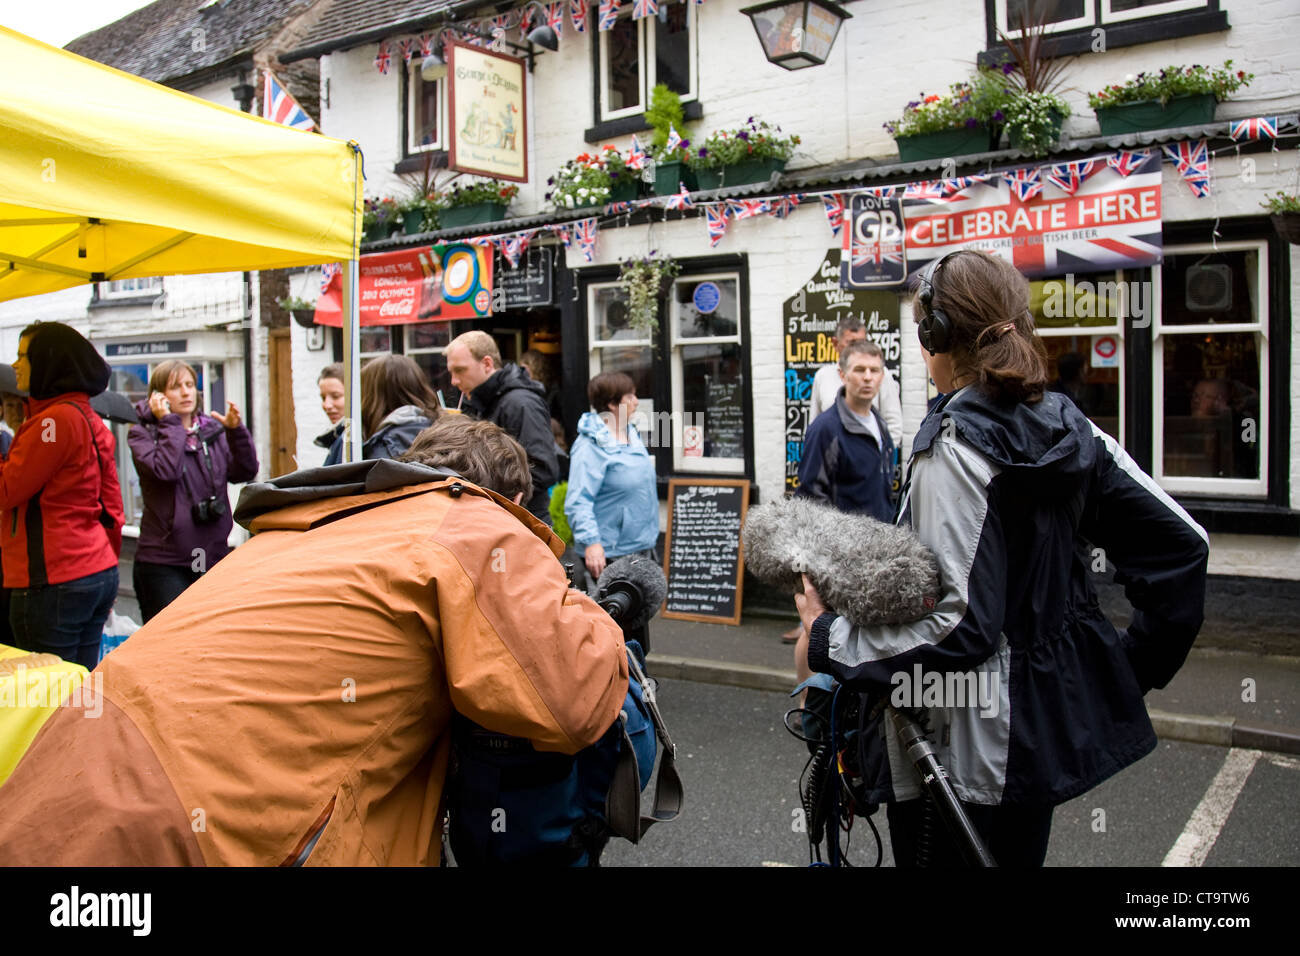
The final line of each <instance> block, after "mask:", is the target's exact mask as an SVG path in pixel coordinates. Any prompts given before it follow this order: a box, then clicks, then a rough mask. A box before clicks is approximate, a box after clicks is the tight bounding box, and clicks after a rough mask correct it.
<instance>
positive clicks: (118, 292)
mask: <svg viewBox="0 0 1300 956" xmlns="http://www.w3.org/2000/svg"><path fill="white" fill-rule="evenodd" d="M124 282H141V283H148V285H143V286H140V287H138V288H134V289H122V288H117V289H115V288H113V286H117V285H121V284H122V283H124ZM95 289H96V292H97V293H98V296H99V299H100V301H102V302H105V301H107V302H116V301H118V300H121V299H141V298H154V297H155V296H156V295H157V294H158V293H159V292H162V291H163V277H162V276H139V277H137V278H133V279H109V280H108V281H107V282H97V283H96V284H95Z"/></svg>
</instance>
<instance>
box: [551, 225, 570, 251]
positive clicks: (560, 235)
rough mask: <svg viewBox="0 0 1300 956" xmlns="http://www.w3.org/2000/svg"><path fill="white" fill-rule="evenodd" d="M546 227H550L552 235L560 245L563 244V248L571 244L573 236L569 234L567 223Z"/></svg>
mask: <svg viewBox="0 0 1300 956" xmlns="http://www.w3.org/2000/svg"><path fill="white" fill-rule="evenodd" d="M547 228H548V229H550V231H551V234H552V235H554V236H555V237H556V238H557V239H559V240H560V245H562V246H564V248H566V249H568V248H569V247H570V246H572V245H573V236H571V235H570V234H569V227H568V226H567V225H565V226H548V227H547Z"/></svg>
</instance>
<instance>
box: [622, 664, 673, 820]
mask: <svg viewBox="0 0 1300 956" xmlns="http://www.w3.org/2000/svg"><path fill="white" fill-rule="evenodd" d="M627 663H628V668H629V670H630V671H631V673H632V676H633V677H634V678H636V680H637V681H638V682H639V683H640V684H641V695H642V698H643V699H644V700H645V704H646V709H647V710H648V711H649V712H650V720H651V722H652V723H653V724H654V728H655V736H656V737H658V738H659V742H660V743H661V744H662V745H663V753H662V755H661V756H660V758H659V771H658V773H657V774H656V775H655V782H654V787H655V796H654V805H653V807H652V808H651V810H650V813H649V814H648V815H644V814H642V812H641V777H640V772H639V768H638V767H637V762H636V753H635V752H634V751H633V749H632V741H631V739H630V738H629V737H628V736H627V719H626V717H625V716H623V715H620V716H619V722H620V724H621V725H622V729H623V747H622V748H621V752H620V753H619V758H618V766H616V767H615V768H614V778H613V781H612V783H611V786H610V788H609V799H608V800H607V801H606V808H605V816H606V818H607V819H608V821H609V827H610V829H611V830H612V831H613V832H614V833H615V834H616V835H618V836H621V837H623V838H624V839H625V840H629V841H631V842H632V843H638V842H640V840H641V837H643V836H645V832H646V831H647V830H649V829H650V827H652V826H653V825H654V824H656V823H668V822H669V821H672V820H675V819H677V816H678V814H680V813H681V812H682V798H683V793H684V791H683V788H682V778H681V777H680V776H679V775H678V773H677V747H676V746H675V745H674V744H673V741H672V738H671V737H669V736H668V728H667V727H666V726H665V725H664V720H663V716H662V715H661V714H660V713H659V703H658V701H657V700H656V699H655V690H654V682H653V681H652V680H651V679H650V678H649V677H647V676H646V674H645V671H643V670H642V669H641V665H640V664H639V663H638V662H637V659H636V655H635V654H633V653H632V652H631V651H629V652H628V654H627Z"/></svg>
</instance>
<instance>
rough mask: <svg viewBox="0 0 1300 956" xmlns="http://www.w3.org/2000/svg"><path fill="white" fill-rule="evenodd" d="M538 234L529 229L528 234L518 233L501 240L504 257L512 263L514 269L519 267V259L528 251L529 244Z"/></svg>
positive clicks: (511, 266)
mask: <svg viewBox="0 0 1300 956" xmlns="http://www.w3.org/2000/svg"><path fill="white" fill-rule="evenodd" d="M536 232H537V230H535V229H529V230H528V231H526V232H520V233H516V234H515V235H513V236H506V237H505V238H504V239H502V240H500V246H499V248H500V250H501V255H502V257H503V258H504V259H505V260H506V262H508V263H510V268H511V269H513V268H515V267H516V266H518V265H519V259H520V257H522V256H523V254H524V253H525V252H527V251H528V244H529V243H530V242H532V241H533V235H534V234H535V233H536Z"/></svg>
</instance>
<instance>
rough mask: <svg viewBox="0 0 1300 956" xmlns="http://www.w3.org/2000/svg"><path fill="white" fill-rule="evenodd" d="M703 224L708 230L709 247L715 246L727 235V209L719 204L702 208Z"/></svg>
mask: <svg viewBox="0 0 1300 956" xmlns="http://www.w3.org/2000/svg"><path fill="white" fill-rule="evenodd" d="M704 222H705V225H706V226H707V227H708V230H709V245H710V246H716V245H717V244H718V243H719V242H721V241H722V237H723V236H725V235H726V234H727V208H726V206H724V205H722V204H721V203H714V204H712V205H708V206H705V207H704Z"/></svg>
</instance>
